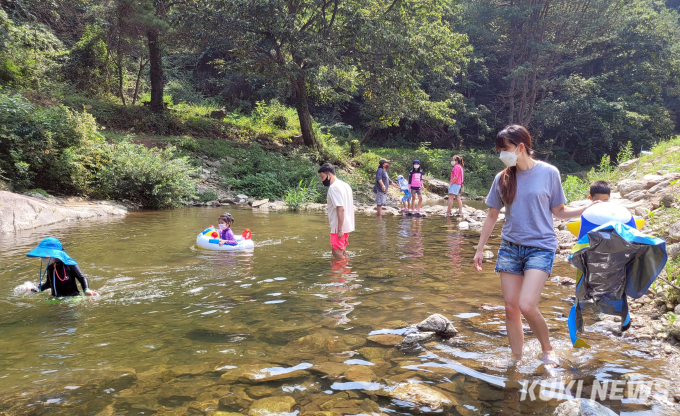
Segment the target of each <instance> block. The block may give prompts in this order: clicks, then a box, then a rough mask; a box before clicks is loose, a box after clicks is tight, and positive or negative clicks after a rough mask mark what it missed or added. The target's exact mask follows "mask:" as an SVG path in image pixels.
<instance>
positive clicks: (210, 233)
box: [196, 226, 255, 251]
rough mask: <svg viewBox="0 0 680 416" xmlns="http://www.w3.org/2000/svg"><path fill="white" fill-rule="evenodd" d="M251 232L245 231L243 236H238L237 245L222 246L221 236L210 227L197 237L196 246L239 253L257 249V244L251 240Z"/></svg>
mask: <svg viewBox="0 0 680 416" xmlns="http://www.w3.org/2000/svg"><path fill="white" fill-rule="evenodd" d="M250 235H251V233H250V230H245V231H244V232H243V235H242V236H241V235H239V236H236V245H235V246H230V245H227V244H224V245H222V246H220V234H219V232H218V231H217V229H215V227H212V226H210V227H208V228H206V229H205V230H203V231H202V232H201V233H200V234H198V236H197V237H196V245H197V246H198V248H201V249H203V250H214V251H237V250H248V249H253V248H255V243H253V240H251V239H250Z"/></svg>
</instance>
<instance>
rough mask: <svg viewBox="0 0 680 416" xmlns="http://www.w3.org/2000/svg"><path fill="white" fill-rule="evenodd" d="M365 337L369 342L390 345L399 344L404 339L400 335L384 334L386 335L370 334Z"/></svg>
mask: <svg viewBox="0 0 680 416" xmlns="http://www.w3.org/2000/svg"><path fill="white" fill-rule="evenodd" d="M367 339H368V340H369V341H371V342H375V343H378V344H380V345H386V346H390V347H391V346H394V345H397V344H399V343H400V342H401V341H402V340H403V339H404V337H402V336H400V335H391V334H386V335H371V336H369V337H368V338H367Z"/></svg>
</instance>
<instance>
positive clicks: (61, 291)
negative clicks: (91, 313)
mask: <svg viewBox="0 0 680 416" xmlns="http://www.w3.org/2000/svg"><path fill="white" fill-rule="evenodd" d="M26 256H27V257H38V258H40V260H41V262H42V265H41V267H40V284H39V285H38V286H37V287H33V288H31V291H33V292H43V291H45V290H47V289H50V291H51V292H52V296H56V297H62V296H79V295H80V291H79V290H78V285H77V284H76V280H77V281H78V282H80V286H81V287H82V289H83V292H85V295H86V296H99V294H98V293H97V292H95V291H94V290H91V289H90V288H89V286H88V284H87V278H86V277H85V275H84V274H83V272H82V271H81V270H80V267H78V263H76V261H75V260H73V259H72V258H71V257H69V255H68V254H66V253H65V252H64V250H63V248H62V245H61V242H60V241H59V240H57V239H56V238H54V237H48V238H46V239H44V240H42V241H41V242H40V244H39V245H38V247H36V248H35V249H34V250H32V251H31V252H29V253H28V254H26ZM43 268H44V269H45V270H44V271H43ZM43 279H44V280H45V281H44V282H43Z"/></svg>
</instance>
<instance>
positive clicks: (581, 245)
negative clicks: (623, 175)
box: [567, 202, 668, 348]
mask: <svg viewBox="0 0 680 416" xmlns="http://www.w3.org/2000/svg"><path fill="white" fill-rule="evenodd" d="M636 225H637V224H636V219H635V218H633V216H632V215H631V214H630V212H628V210H627V209H626V208H624V207H622V206H620V205H616V204H613V203H611V202H604V203H600V204H596V205H593V206H592V207H590V208H588V209H587V210H585V211H584V212H583V215H582V216H581V220H580V224H579V229H578V242H577V243H576V245H575V246H574V248H573V249H572V252H571V255H570V256H569V262H570V263H571V264H572V265H573V266H574V267H576V268H577V269H578V273H577V278H576V300H575V302H574V306H573V307H572V308H571V310H570V312H569V319H568V321H567V322H568V327H569V336H570V338H571V342H572V344H573V346H574V347H575V348H580V347H590V345H588V343H586V342H585V341H584V340H583V339H581V338H579V337H578V335H577V334H578V332H581V331H583V327H584V323H583V316H582V309H583V303H584V302H586V301H593V302H594V303H595V304H596V305H597V306H598V307H599V309H600V311H601V312H603V313H605V314H608V315H616V316H619V317H620V318H621V331H626V330H627V329H628V328H629V327H630V315H629V314H628V296H630V297H632V298H634V299H637V298H640V297H642V296H643V295H644V294H645V293H646V292H647V290H648V289H649V287H650V286H651V285H652V283H654V280H656V278H657V276H658V275H659V273H661V271H662V270H663V268H664V266H665V265H666V261H667V259H668V255H667V254H666V242H665V241H664V240H662V239H660V238H653V237H648V236H646V235H644V234H642V233H641V232H640V231H638V230H637V227H636ZM570 231H572V232H573V230H570Z"/></svg>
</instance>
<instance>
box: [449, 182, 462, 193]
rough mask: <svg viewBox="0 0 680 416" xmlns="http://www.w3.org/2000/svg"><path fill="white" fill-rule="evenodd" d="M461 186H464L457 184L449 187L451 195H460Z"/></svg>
mask: <svg viewBox="0 0 680 416" xmlns="http://www.w3.org/2000/svg"><path fill="white" fill-rule="evenodd" d="M461 186H462V185H456V184H455V183H454V184H453V185H449V193H450V194H454V195H460V188H461Z"/></svg>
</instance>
